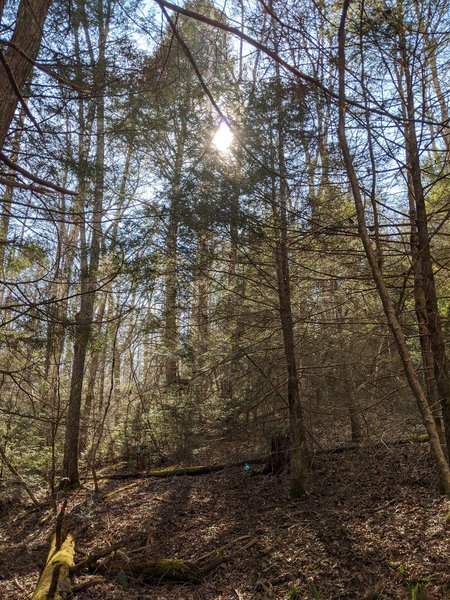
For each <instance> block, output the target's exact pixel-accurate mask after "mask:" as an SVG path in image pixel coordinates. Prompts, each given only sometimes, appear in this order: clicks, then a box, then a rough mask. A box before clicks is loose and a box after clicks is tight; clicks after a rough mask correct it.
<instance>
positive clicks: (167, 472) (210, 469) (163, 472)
mask: <svg viewBox="0 0 450 600" xmlns="http://www.w3.org/2000/svg"><path fill="white" fill-rule="evenodd" d="M267 460H268V457H267V456H264V457H259V458H253V459H249V460H240V461H238V462H234V463H225V464H220V465H200V466H194V467H167V468H166V469H155V470H151V471H132V472H128V473H109V474H107V475H102V476H101V479H144V478H146V477H179V476H182V475H187V476H197V475H206V474H208V473H216V472H217V471H223V470H224V469H231V468H234V467H243V466H245V465H247V464H248V465H257V464H264V463H266V462H267Z"/></svg>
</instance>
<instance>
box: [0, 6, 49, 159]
mask: <svg viewBox="0 0 450 600" xmlns="http://www.w3.org/2000/svg"><path fill="white" fill-rule="evenodd" d="M50 4H51V0H21V1H20V4H19V8H18V11H17V17H16V21H15V26H14V33H13V35H12V38H11V46H10V47H8V49H7V50H6V51H5V52H3V60H2V63H1V65H0V106H1V107H2V109H1V112H0V149H2V148H3V147H4V145H5V140H6V136H7V135H8V129H9V126H10V125H11V122H12V120H13V117H14V113H15V110H16V107H17V104H18V101H19V99H18V93H21V92H22V91H23V88H24V86H25V83H26V82H27V80H28V79H29V77H30V75H31V71H32V69H33V61H35V60H36V57H37V54H38V52H39V48H40V45H41V39H42V32H43V28H44V22H45V18H46V16H47V12H48V9H49V6H50ZM14 46H16V47H17V48H18V49H20V50H21V51H22V52H18V50H16V48H15V47H14ZM24 55H25V56H24ZM26 57H27V58H26Z"/></svg>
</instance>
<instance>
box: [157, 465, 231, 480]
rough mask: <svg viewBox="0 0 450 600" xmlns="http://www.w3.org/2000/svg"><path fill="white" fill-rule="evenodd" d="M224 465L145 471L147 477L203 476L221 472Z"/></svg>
mask: <svg viewBox="0 0 450 600" xmlns="http://www.w3.org/2000/svg"><path fill="white" fill-rule="evenodd" d="M222 469H224V465H210V466H204V465H202V466H196V467H168V468H167V469H156V470H155V471H147V473H146V475H147V477H175V476H177V475H203V474H205V473H213V472H215V471H221V470H222Z"/></svg>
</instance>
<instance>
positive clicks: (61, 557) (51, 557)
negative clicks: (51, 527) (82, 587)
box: [32, 533, 75, 600]
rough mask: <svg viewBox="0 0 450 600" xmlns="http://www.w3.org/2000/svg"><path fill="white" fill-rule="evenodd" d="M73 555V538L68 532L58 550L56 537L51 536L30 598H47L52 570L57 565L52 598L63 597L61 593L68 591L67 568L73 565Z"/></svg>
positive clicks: (38, 599)
mask: <svg viewBox="0 0 450 600" xmlns="http://www.w3.org/2000/svg"><path fill="white" fill-rule="evenodd" d="M74 556H75V540H74V539H73V537H72V535H71V534H70V533H69V534H68V535H67V537H66V539H65V540H64V542H63V543H62V545H61V548H60V549H59V550H58V551H56V538H55V536H53V537H52V541H51V544H50V551H49V553H48V558H47V564H46V565H45V568H44V571H43V573H42V575H41V577H40V579H39V582H38V584H37V586H36V590H35V591H34V594H33V597H32V600H47V595H48V590H49V588H50V584H51V582H52V576H53V571H54V570H55V567H56V566H57V565H59V567H60V572H59V578H58V586H57V590H56V593H55V595H54V600H62V598H63V597H64V595H63V594H64V593H65V592H67V591H69V587H70V582H69V570H70V568H71V567H73V564H74Z"/></svg>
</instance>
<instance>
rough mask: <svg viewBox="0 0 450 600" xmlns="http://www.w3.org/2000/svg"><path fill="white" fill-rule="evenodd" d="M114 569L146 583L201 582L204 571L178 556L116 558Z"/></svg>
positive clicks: (113, 564)
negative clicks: (123, 559) (177, 557)
mask: <svg viewBox="0 0 450 600" xmlns="http://www.w3.org/2000/svg"><path fill="white" fill-rule="evenodd" d="M111 568H112V570H113V571H117V572H123V573H125V575H127V576H129V577H132V578H133V579H139V580H140V581H142V582H144V583H150V584H152V583H153V584H154V583H159V582H161V581H178V582H188V583H200V581H201V579H202V576H203V573H202V572H201V571H200V570H199V569H198V568H197V567H196V566H195V564H194V563H192V562H189V561H187V560H180V559H176V558H160V559H156V558H145V557H139V558H136V559H134V558H133V559H131V560H127V561H126V562H125V563H124V561H121V560H114V561H113V562H112V564H111Z"/></svg>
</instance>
